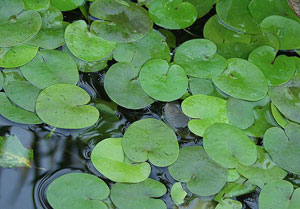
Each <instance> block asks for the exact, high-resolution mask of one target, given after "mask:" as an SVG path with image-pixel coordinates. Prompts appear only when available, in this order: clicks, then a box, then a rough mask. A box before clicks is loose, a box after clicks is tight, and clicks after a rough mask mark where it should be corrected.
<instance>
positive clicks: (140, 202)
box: [110, 179, 167, 209]
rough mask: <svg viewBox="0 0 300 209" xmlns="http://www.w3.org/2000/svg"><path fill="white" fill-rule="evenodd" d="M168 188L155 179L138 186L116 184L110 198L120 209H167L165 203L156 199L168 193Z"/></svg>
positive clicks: (147, 180)
mask: <svg viewBox="0 0 300 209" xmlns="http://www.w3.org/2000/svg"><path fill="white" fill-rule="evenodd" d="M166 191H167V190H166V187H165V186H164V185H163V184H162V183H160V182H158V181H155V180H153V179H146V180H145V181H143V182H141V183H137V184H122V183H116V184H115V185H113V187H112V189H111V195H110V198H111V200H112V201H113V203H114V204H115V205H116V206H117V207H118V208H119V209H141V208H143V209H153V208H155V209H167V206H166V204H165V203H164V201H162V200H160V199H154V198H155V197H161V196H163V195H164V194H165V193H166Z"/></svg>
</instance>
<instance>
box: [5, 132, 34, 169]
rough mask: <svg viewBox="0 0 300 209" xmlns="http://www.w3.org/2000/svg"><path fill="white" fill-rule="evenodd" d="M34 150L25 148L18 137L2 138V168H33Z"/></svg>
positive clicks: (8, 136) (7, 136)
mask: <svg viewBox="0 0 300 209" xmlns="http://www.w3.org/2000/svg"><path fill="white" fill-rule="evenodd" d="M32 159H33V150H32V149H27V148H25V147H24V146H23V144H22V143H21V141H20V139H19V138H18V137H17V136H13V135H6V136H4V137H2V136H1V137H0V167H7V168H16V167H31V161H32Z"/></svg>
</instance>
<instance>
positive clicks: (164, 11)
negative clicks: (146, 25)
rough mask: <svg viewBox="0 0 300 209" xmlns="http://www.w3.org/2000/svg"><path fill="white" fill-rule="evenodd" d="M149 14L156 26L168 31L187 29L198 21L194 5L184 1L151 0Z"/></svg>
mask: <svg viewBox="0 0 300 209" xmlns="http://www.w3.org/2000/svg"><path fill="white" fill-rule="evenodd" d="M149 14H150V17H151V19H152V20H153V21H154V22H155V24H157V25H159V26H161V27H164V28H168V29H182V28H187V27H189V26H190V25H192V24H193V23H194V22H195V21H196V19H197V10H196V8H195V7H194V5H193V4H191V3H189V2H183V1H182V0H174V1H165V0H151V1H150V3H149Z"/></svg>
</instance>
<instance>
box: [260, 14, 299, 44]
mask: <svg viewBox="0 0 300 209" xmlns="http://www.w3.org/2000/svg"><path fill="white" fill-rule="evenodd" d="M260 28H261V30H262V31H263V32H269V33H272V34H274V35H275V36H276V37H277V38H278V40H279V44H280V46H279V49H281V50H289V49H299V48H300V36H299V34H300V23H299V22H297V21H295V20H292V19H289V18H286V17H282V16H277V15H272V16H269V17H267V18H265V19H264V20H263V21H262V22H261V24H260Z"/></svg>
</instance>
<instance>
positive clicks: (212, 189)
mask: <svg viewBox="0 0 300 209" xmlns="http://www.w3.org/2000/svg"><path fill="white" fill-rule="evenodd" d="M169 172H170V174H171V176H172V177H173V178H174V179H176V180H177V181H180V182H187V187H188V189H189V190H190V191H191V192H192V193H194V194H197V195H200V196H209V195H213V194H216V193H218V192H219V191H220V190H221V189H222V187H223V186H224V185H225V184H226V181H227V169H225V168H223V167H222V166H220V165H219V164H217V163H216V162H214V161H213V160H211V159H210V158H209V157H208V155H207V154H206V153H205V151H204V150H203V148H202V147H200V146H192V147H184V148H181V149H180V153H179V157H178V159H177V161H176V162H175V163H174V164H173V165H171V166H170V167H169Z"/></svg>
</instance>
